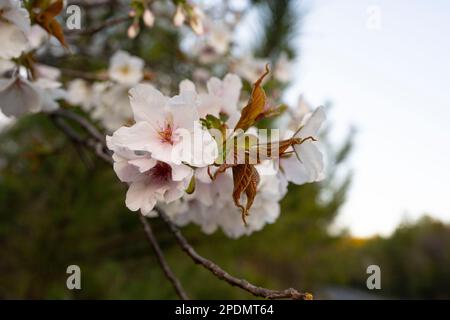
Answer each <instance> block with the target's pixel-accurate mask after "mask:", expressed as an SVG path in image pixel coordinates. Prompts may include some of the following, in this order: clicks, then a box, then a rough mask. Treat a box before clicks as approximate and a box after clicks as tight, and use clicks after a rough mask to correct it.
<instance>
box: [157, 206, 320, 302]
mask: <svg viewBox="0 0 450 320" xmlns="http://www.w3.org/2000/svg"><path fill="white" fill-rule="evenodd" d="M156 211H157V212H158V214H159V216H160V217H161V219H162V220H163V221H164V222H165V223H166V224H167V226H168V227H169V229H170V231H171V232H172V233H173V234H174V236H175V238H176V240H177V242H178V244H179V245H180V247H181V248H182V249H183V251H184V252H185V253H186V254H187V255H188V256H190V257H191V258H192V260H193V261H194V262H195V263H197V264H200V265H202V266H203V267H204V268H206V269H207V270H209V271H211V272H212V273H213V274H214V275H215V276H216V277H217V278H219V279H221V280H224V281H226V282H228V283H229V284H231V285H232V286H236V287H239V288H241V289H243V290H245V291H247V292H250V293H251V294H253V295H254V296H257V297H263V298H266V299H294V300H312V298H313V296H312V294H310V293H302V292H299V291H297V290H296V289H293V288H289V289H286V290H282V291H277V290H270V289H266V288H263V287H258V286H255V285H253V284H251V283H249V282H248V281H246V280H244V279H239V278H236V277H233V276H232V275H230V274H229V273H228V272H226V271H225V270H223V269H222V268H221V267H219V266H218V265H217V264H215V263H214V262H212V261H211V260H208V259H206V258H204V257H202V256H201V255H199V254H198V253H197V252H196V251H195V250H194V248H193V247H192V246H191V245H190V244H189V243H188V242H187V240H186V238H185V237H184V236H183V234H182V233H181V231H180V229H178V227H177V226H176V225H175V224H174V223H173V222H172V221H171V220H170V218H169V217H168V216H167V215H166V214H165V213H164V212H163V211H162V210H159V209H156Z"/></svg>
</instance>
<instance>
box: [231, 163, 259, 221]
mask: <svg viewBox="0 0 450 320" xmlns="http://www.w3.org/2000/svg"><path fill="white" fill-rule="evenodd" d="M233 183H234V189H233V200H234V204H235V205H236V206H237V207H238V208H240V209H241V212H242V220H243V221H244V224H247V222H246V219H245V218H246V216H248V212H249V210H250V208H251V207H252V205H253V201H254V200H255V197H256V191H257V187H258V183H259V173H258V171H257V170H256V168H255V166H254V165H251V164H239V165H236V166H233ZM244 193H245V195H246V197H247V203H246V204H245V206H244V205H243V204H241V196H242V194H244Z"/></svg>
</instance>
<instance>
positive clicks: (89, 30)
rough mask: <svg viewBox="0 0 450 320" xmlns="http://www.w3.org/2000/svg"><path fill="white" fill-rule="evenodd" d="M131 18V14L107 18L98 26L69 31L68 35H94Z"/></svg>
mask: <svg viewBox="0 0 450 320" xmlns="http://www.w3.org/2000/svg"><path fill="white" fill-rule="evenodd" d="M131 19H132V17H130V16H124V17H117V18H112V19H109V20H106V21H104V22H103V23H100V24H98V25H96V26H93V27H91V28H86V29H84V30H73V31H67V32H66V36H67V37H76V36H92V35H94V34H96V33H97V32H100V31H102V30H103V29H106V28H109V27H114V26H116V25H119V24H122V23H125V22H127V21H130V20H131Z"/></svg>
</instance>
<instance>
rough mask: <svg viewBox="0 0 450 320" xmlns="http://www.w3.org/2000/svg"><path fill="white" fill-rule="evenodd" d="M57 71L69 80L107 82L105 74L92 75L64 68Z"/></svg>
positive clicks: (91, 73)
mask: <svg viewBox="0 0 450 320" xmlns="http://www.w3.org/2000/svg"><path fill="white" fill-rule="evenodd" d="M59 70H61V73H62V74H63V75H65V76H68V77H71V78H80V79H83V80H87V81H107V80H108V79H109V77H108V75H107V74H106V73H93V72H85V71H81V70H73V69H66V68H59Z"/></svg>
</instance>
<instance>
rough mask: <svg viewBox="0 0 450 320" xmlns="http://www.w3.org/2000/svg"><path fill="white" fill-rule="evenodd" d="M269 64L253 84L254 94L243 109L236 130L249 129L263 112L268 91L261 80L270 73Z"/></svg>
mask: <svg viewBox="0 0 450 320" xmlns="http://www.w3.org/2000/svg"><path fill="white" fill-rule="evenodd" d="M269 71H270V70H269V65H266V72H264V74H263V75H262V76H261V77H260V78H259V79H258V80H257V81H256V82H255V83H254V84H253V90H252V95H251V97H250V99H249V101H248V103H247V105H246V106H245V107H244V109H242V113H241V118H240V119H239V121H238V123H237V125H236V127H235V128H234V130H237V129H242V130H244V131H245V130H247V129H248V128H250V127H251V126H252V125H253V124H254V123H255V122H256V121H257V119H258V118H260V116H261V115H262V114H264V108H265V105H266V93H265V92H264V89H263V88H262V87H261V82H262V81H263V79H264V78H265V77H266V76H267V75H268V74H269Z"/></svg>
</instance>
